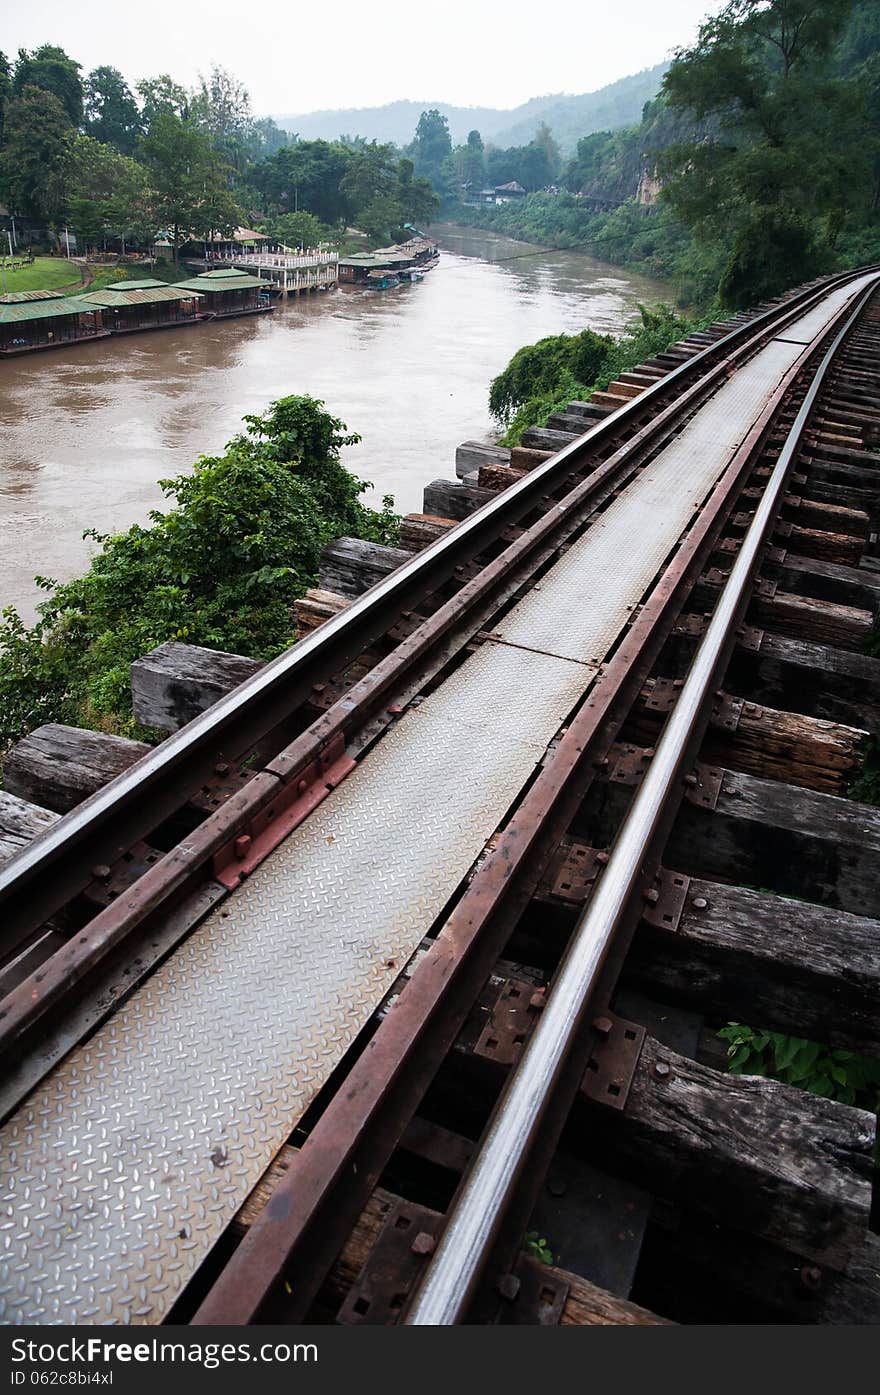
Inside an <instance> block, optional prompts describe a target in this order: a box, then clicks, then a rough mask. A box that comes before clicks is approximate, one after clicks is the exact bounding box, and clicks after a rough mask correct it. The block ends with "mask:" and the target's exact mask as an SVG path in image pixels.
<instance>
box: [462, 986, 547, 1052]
mask: <svg viewBox="0 0 880 1395" xmlns="http://www.w3.org/2000/svg"><path fill="white" fill-rule="evenodd" d="M543 1006H544V992H543V989H538V988H535V985H534V984H533V983H526V982H524V980H522V979H518V978H506V979H505V980H504V982H503V984H502V985H501V988H500V990H499V992H498V997H497V998H496V999H495V1005H494V1007H493V1008H492V1011H491V1014H490V1017H489V1021H488V1022H487V1023H486V1025H485V1027H484V1028H483V1030H482V1032H481V1033H480V1035H479V1037H478V1038H477V1041H476V1044H475V1046H474V1055H475V1056H482V1057H484V1058H485V1059H486V1060H488V1061H496V1062H497V1063H498V1064H499V1065H502V1066H512V1065H515V1064H516V1062H517V1061H518V1060H519V1058H520V1056H521V1055H522V1049H523V1047H524V1046H525V1043H526V1040H527V1038H528V1035H529V1033H530V1032H531V1030H532V1028H533V1027H534V1025H535V1022H536V1020H537V1017H538V1013H539V1012H540V1011H541V1009H542V1008H543Z"/></svg>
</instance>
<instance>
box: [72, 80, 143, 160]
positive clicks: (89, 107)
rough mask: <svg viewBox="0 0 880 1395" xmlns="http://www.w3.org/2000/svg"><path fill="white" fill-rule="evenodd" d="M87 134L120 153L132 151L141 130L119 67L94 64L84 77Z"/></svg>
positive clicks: (133, 103)
mask: <svg viewBox="0 0 880 1395" xmlns="http://www.w3.org/2000/svg"><path fill="white" fill-rule="evenodd" d="M85 119H86V122H85V124H86V134H87V135H90V136H91V137H92V138H93V139H94V140H97V141H101V142H102V144H104V145H112V146H114V147H115V148H116V149H117V150H119V151H120V152H121V153H122V154H123V155H133V154H134V151H135V146H136V144H137V141H138V137H139V136H140V135H141V133H142V126H141V115H140V112H139V110H138V105H137V102H136V101H135V99H134V97H133V95H132V92H131V89H130V87H129V86H128V83H127V82H126V81H125V78H124V77H123V76H122V74H121V73H120V71H119V69H118V68H107V67H102V68H94V69H93V70H92V72H90V73H89V75H88V77H87V78H86V81H85Z"/></svg>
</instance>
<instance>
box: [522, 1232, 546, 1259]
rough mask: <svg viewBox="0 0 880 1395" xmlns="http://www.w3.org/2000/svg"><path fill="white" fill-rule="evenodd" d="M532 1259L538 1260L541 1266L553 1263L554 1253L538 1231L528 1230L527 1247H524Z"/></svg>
mask: <svg viewBox="0 0 880 1395" xmlns="http://www.w3.org/2000/svg"><path fill="white" fill-rule="evenodd" d="M523 1249H524V1250H525V1252H526V1254H527V1255H528V1256H529V1258H530V1259H537V1260H538V1261H539V1262H540V1263H541V1264H552V1263H553V1251H552V1250H551V1249H550V1247H549V1246H548V1244H547V1241H546V1240H545V1239H544V1238H543V1237H541V1236H539V1235H538V1232H537V1231H536V1230H527V1231H526V1238H525V1245H524V1246H523Z"/></svg>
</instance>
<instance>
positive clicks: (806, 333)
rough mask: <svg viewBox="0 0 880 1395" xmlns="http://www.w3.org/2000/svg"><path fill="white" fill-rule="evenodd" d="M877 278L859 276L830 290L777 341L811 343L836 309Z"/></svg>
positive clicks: (840, 307) (835, 312) (839, 308)
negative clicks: (845, 284) (823, 298)
mask: <svg viewBox="0 0 880 1395" xmlns="http://www.w3.org/2000/svg"><path fill="white" fill-rule="evenodd" d="M876 279H877V278H876V277H875V276H860V277H859V278H858V280H856V281H851V282H850V283H849V285H848V286H841V287H840V289H839V290H837V291H832V292H831V294H830V295H829V296H827V297H826V299H825V300H823V301H822V302H821V304H819V305H817V306H816V307H815V308H814V309H813V310H810V311H809V312H808V314H806V315H803V316H802V317H801V319H799V320H795V322H794V324H793V325H791V326H790V327H789V328H788V329H786V330H784V331H783V333H782V334H781V335H780V338H779V340H777V342H781V341H782V340H791V341H792V343H796V344H811V343H812V342H813V340H814V339H816V338H817V337H818V336H819V335H820V334H821V333H822V331H823V329H825V328H826V327H827V326H828V325H829V324H830V323H831V321H832V320H833V318H834V316H835V315H836V314H837V312H838V310H841V309H842V308H843V306H844V305H846V304H847V303H848V302H849V301H850V300H854V299H855V297H856V296H858V295H860V294H861V293H862V291H863V290H864V289H865V287H866V286H869V285H870V284H871V282H872V281H875V280H876Z"/></svg>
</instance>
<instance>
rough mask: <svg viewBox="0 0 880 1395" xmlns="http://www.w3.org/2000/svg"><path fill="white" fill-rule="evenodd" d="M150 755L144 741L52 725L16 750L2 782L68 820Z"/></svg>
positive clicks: (10, 754) (6, 767) (28, 737)
mask: <svg viewBox="0 0 880 1395" xmlns="http://www.w3.org/2000/svg"><path fill="white" fill-rule="evenodd" d="M149 750H150V747H149V746H147V745H146V744H145V743H144V742H143V741H129V740H128V739H127V738H126V737H124V736H111V735H110V734H109V733H107V732H103V731H86V730H84V729H83V728H82V727H69V726H65V725H63V724H62V723H60V722H48V723H47V724H46V725H45V726H42V727H37V729H36V731H32V732H31V733H30V735H29V736H26V737H24V739H23V740H22V741H19V742H18V743H17V744H16V745H15V746H13V748H12V750H11V751H10V752H9V754H8V755H7V757H6V759H5V760H4V762H3V781H4V785H5V787H6V789H7V790H8V791H9V793H10V794H16V795H18V796H19V798H21V799H27V800H30V801H31V803H33V804H39V805H41V806H42V807H43V808H44V809H54V810H55V812H56V813H58V814H66V813H67V811H68V809H72V808H73V807H74V806H75V805H77V804H79V803H81V802H82V800H83V799H87V798H88V797H89V795H90V794H94V793H95V791H96V790H99V789H101V787H102V786H103V785H106V784H107V783H108V782H109V781H110V780H113V779H115V778H116V776H117V775H121V774H122V772H123V770H127V769H128V768H129V766H131V765H134V763H135V761H137V760H140V758H141V756H145V755H146V754H147V752H148V751H149Z"/></svg>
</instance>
